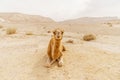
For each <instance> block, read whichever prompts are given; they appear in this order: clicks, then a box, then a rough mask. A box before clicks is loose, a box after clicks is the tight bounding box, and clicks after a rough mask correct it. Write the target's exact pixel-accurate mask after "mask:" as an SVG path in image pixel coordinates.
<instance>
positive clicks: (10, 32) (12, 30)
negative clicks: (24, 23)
mask: <svg viewBox="0 0 120 80" xmlns="http://www.w3.org/2000/svg"><path fill="white" fill-rule="evenodd" d="M6 33H7V34H8V35H10V34H15V33H16V28H14V27H9V28H7V29H6Z"/></svg>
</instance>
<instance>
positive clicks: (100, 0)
mask: <svg viewBox="0 0 120 80" xmlns="http://www.w3.org/2000/svg"><path fill="white" fill-rule="evenodd" d="M0 12H20V13H26V14H37V15H41V16H47V17H50V18H52V19H54V20H57V21H60V20H66V19H72V18H79V17H88V16H118V17H120V0H0Z"/></svg>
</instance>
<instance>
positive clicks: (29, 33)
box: [25, 31, 33, 35]
mask: <svg viewBox="0 0 120 80" xmlns="http://www.w3.org/2000/svg"><path fill="white" fill-rule="evenodd" d="M25 34H26V35H33V32H31V31H29V32H26V33H25Z"/></svg>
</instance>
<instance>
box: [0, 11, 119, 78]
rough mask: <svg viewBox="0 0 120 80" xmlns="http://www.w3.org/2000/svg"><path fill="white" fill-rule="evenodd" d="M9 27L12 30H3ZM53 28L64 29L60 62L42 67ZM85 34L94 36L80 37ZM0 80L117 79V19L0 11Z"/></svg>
mask: <svg viewBox="0 0 120 80" xmlns="http://www.w3.org/2000/svg"><path fill="white" fill-rule="evenodd" d="M10 28H12V29H14V30H16V32H15V33H14V34H9V33H7V31H8V32H9V31H10ZM55 28H62V29H64V31H65V32H64V36H63V40H62V42H63V44H64V45H65V47H66V49H67V50H66V51H65V52H64V53H63V54H64V55H63V56H64V65H63V66H62V67H58V66H57V65H56V63H55V64H53V65H52V67H51V68H46V67H45V66H44V65H45V63H46V59H47V55H46V54H47V46H48V43H49V40H50V38H51V36H52V32H51V31H52V30H54V29H55ZM85 34H94V35H95V36H96V39H95V40H91V41H84V40H83V36H84V35H85ZM68 40H71V41H72V42H67V41H68ZM0 80H120V20H119V19H117V18H114V17H103V18H101V17H100V18H89V17H86V18H79V19H73V20H67V21H62V22H56V21H54V20H52V19H50V18H47V17H42V16H38V15H37V16H36V15H26V14H21V13H0Z"/></svg>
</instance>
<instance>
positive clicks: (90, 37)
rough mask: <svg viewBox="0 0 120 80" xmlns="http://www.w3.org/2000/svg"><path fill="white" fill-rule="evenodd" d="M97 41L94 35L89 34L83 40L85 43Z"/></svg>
mask: <svg viewBox="0 0 120 80" xmlns="http://www.w3.org/2000/svg"><path fill="white" fill-rule="evenodd" d="M95 39H96V37H95V35H93V34H87V35H84V36H83V40H85V41H91V40H95Z"/></svg>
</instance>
